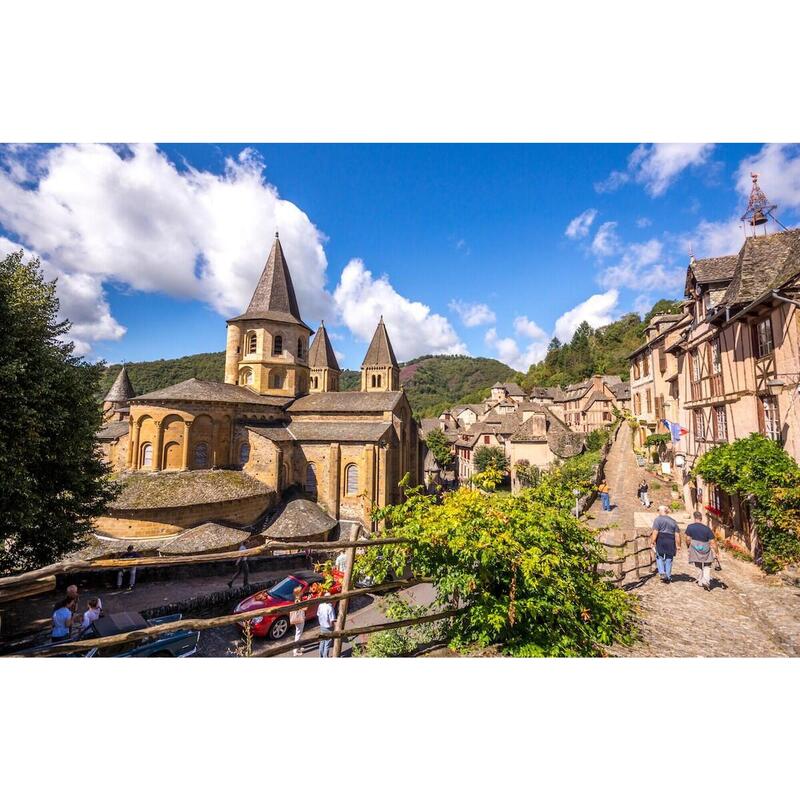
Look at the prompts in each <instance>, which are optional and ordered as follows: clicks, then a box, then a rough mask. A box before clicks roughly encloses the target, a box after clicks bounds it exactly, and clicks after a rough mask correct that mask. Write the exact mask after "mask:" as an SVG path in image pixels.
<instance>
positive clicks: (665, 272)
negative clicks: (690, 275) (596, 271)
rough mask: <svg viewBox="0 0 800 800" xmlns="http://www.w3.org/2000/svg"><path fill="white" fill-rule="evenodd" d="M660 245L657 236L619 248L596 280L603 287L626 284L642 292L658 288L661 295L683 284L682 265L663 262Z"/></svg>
mask: <svg viewBox="0 0 800 800" xmlns="http://www.w3.org/2000/svg"><path fill="white" fill-rule="evenodd" d="M662 254H663V246H662V244H661V242H660V241H659V240H658V239H649V240H648V241H646V242H635V243H633V244H628V245H626V246H625V247H624V248H622V253H621V256H620V259H619V261H618V262H617V263H616V264H613V265H611V266H609V267H606V268H605V269H604V270H603V271H602V272H601V273H600V275H599V277H598V282H599V283H600V285H601V286H602V287H603V288H605V289H619V288H623V287H624V288H628V289H633V290H634V291H637V292H640V293H643V292H651V291H658V292H660V293H661V295H662V296H666V295H669V294H674V293H675V292H679V291H680V290H681V289H682V288H683V283H684V278H685V275H686V268H685V266H681V267H673V266H668V265H666V264H664V263H663V259H662Z"/></svg>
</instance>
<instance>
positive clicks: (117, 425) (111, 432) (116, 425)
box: [97, 422, 129, 442]
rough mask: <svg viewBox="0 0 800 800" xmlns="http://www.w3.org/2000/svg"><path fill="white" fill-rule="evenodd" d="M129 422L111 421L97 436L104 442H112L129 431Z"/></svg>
mask: <svg viewBox="0 0 800 800" xmlns="http://www.w3.org/2000/svg"><path fill="white" fill-rule="evenodd" d="M128 430H129V429H128V423H127V422H109V423H108V424H107V425H103V427H102V428H100V430H99V431H97V438H98V439H100V441H103V442H111V441H113V440H114V439H119V437H120V436H125V434H126V433H128Z"/></svg>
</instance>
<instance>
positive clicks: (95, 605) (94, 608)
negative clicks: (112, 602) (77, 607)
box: [81, 597, 103, 633]
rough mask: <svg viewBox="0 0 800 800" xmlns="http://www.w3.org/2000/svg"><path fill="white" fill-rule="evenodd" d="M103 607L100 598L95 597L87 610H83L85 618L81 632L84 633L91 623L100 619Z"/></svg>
mask: <svg viewBox="0 0 800 800" xmlns="http://www.w3.org/2000/svg"><path fill="white" fill-rule="evenodd" d="M102 610H103V607H102V606H101V605H100V598H99V597H93V598H92V599H91V600H90V601H89V603H88V606H87V608H86V611H84V612H83V620H82V621H81V633H83V632H84V631H85V630H86V629H87V628H88V627H90V626H91V624H92V623H93V622H94V621H95V620H98V619H100V613H101V612H102Z"/></svg>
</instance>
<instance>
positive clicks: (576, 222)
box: [564, 208, 597, 239]
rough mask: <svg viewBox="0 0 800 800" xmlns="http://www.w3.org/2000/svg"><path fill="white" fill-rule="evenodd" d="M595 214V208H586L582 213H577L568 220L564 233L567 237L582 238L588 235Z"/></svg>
mask: <svg viewBox="0 0 800 800" xmlns="http://www.w3.org/2000/svg"><path fill="white" fill-rule="evenodd" d="M596 216H597V209H596V208H587V209H586V211H584V212H583V213H582V214H578V216H577V217H575V218H574V219H572V220H570V223H569V225H567V229H566V230H565V231H564V235H565V236H566V237H567V238H568V239H583V238H584V236H587V235H588V233H589V229H590V228H591V227H592V223H593V222H594V219H595V217H596Z"/></svg>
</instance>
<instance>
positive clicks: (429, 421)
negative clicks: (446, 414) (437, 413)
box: [419, 417, 441, 436]
mask: <svg viewBox="0 0 800 800" xmlns="http://www.w3.org/2000/svg"><path fill="white" fill-rule="evenodd" d="M440 423H441V420H439V419H435V418H432V417H425V418H424V419H421V420H420V421H419V427H420V430H421V431H422V434H423V436H427V435H428V434H429V433H430V432H431V431H438V430H439V428H440Z"/></svg>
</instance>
